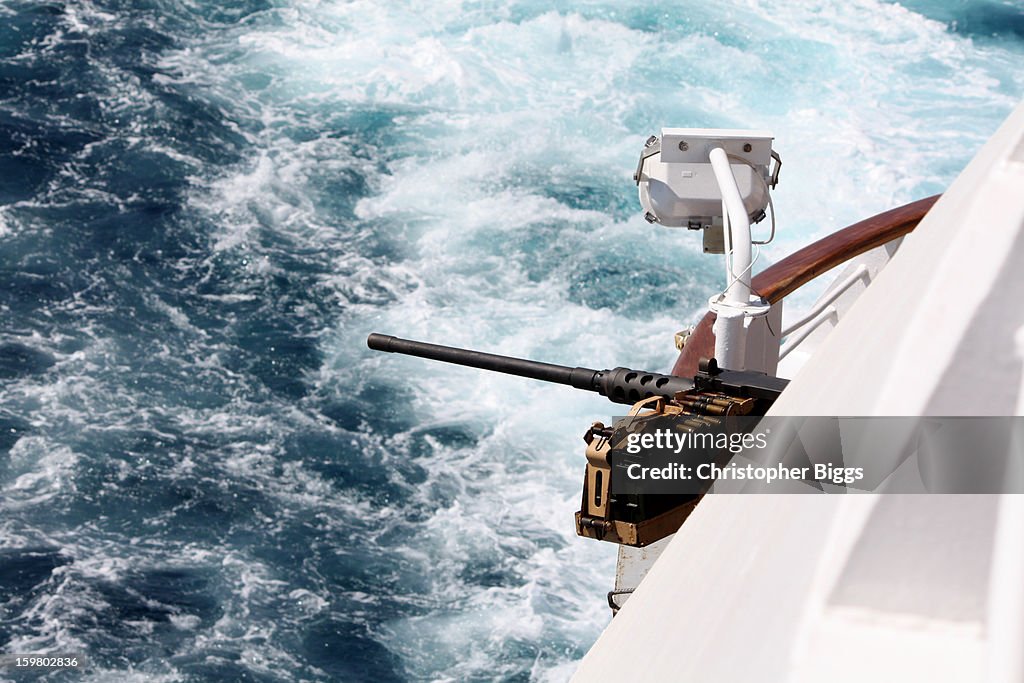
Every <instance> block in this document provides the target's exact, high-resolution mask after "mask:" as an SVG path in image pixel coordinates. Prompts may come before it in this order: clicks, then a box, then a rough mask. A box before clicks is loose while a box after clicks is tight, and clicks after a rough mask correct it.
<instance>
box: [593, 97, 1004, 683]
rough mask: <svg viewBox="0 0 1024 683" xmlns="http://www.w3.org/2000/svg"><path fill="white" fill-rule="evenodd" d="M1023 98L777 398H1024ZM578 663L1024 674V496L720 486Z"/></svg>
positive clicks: (671, 677) (659, 674)
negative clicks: (724, 490) (725, 490)
mask: <svg viewBox="0 0 1024 683" xmlns="http://www.w3.org/2000/svg"><path fill="white" fill-rule="evenodd" d="M1022 366H1024V104H1022V105H1021V106H1019V107H1018V108H1017V109H1016V111H1015V112H1014V113H1013V114H1012V115H1011V116H1010V118H1009V119H1008V120H1007V121H1006V123H1005V124H1004V125H1003V126H1002V127H1001V128H1000V129H999V131H998V132H997V133H996V134H995V135H994V136H993V137H992V139H991V140H990V141H989V142H988V143H987V144H986V145H985V147H984V148H983V149H982V151H981V152H980V153H979V154H978V155H977V157H976V158H975V159H974V160H973V161H972V162H971V163H970V165H969V166H968V167H967V168H966V169H965V170H964V172H963V173H962V174H961V175H960V177H959V178H957V180H956V181H955V182H954V183H953V185H952V186H951V187H950V188H949V190H948V191H947V192H946V194H945V195H944V196H943V197H942V199H941V200H940V201H939V202H938V204H936V206H935V207H934V209H933V210H932V211H931V212H930V213H929V214H928V216H926V217H925V219H924V220H923V221H922V222H921V224H920V225H919V226H918V228H917V229H916V230H915V231H914V232H913V233H912V234H910V235H909V236H907V237H906V238H905V242H904V244H903V245H902V247H901V249H900V250H899V251H898V252H897V254H896V255H895V257H894V258H893V259H892V261H891V262H890V263H889V265H888V266H887V267H886V268H885V269H884V270H883V271H882V272H880V273H879V274H878V276H877V279H875V280H874V281H873V283H872V284H871V286H870V287H868V288H867V289H866V291H864V293H863V294H862V295H861V296H860V297H859V298H858V300H857V301H856V303H855V304H854V305H853V306H852V307H850V309H849V310H848V311H846V312H845V314H844V315H843V316H842V318H841V320H840V322H839V324H838V325H837V327H836V329H835V330H834V331H833V332H831V334H829V335H827V338H825V339H823V340H822V341H821V343H820V345H819V346H818V348H817V349H816V350H815V352H814V354H813V355H812V356H811V357H810V358H807V359H806V362H805V363H804V365H803V367H802V368H801V369H800V370H799V372H798V373H797V374H796V376H795V377H794V379H793V381H792V383H791V384H790V386H789V388H788V389H787V390H786V391H785V392H784V393H783V395H782V397H781V398H780V400H779V401H778V402H776V404H775V406H774V407H773V409H772V411H771V414H776V415H841V416H843V415H846V416H860V415H863V416H869V415H1013V414H1016V415H1021V414H1024V390H1022V384H1024V372H1022ZM574 680H575V681H587V682H589V681H615V682H616V683H626V682H628V681H695V682H696V681H700V682H701V683H707V682H717V681H728V682H730V683H731V682H733V681H794V682H795V681H800V682H803V681H867V680H871V681H900V682H901V683H903V682H906V681H930V682H939V681H972V682H973V681H978V682H981V681H989V682H1000V683H1002V682H1004V681H1005V682H1011V681H1014V682H1020V681H1024V496H1021V495H1004V496H963V495H961V496H945V495H918V496H911V495H887V496H877V495H851V496H839V495H835V496H811V495H805V496H800V495H791V496H778V495H710V496H707V497H706V498H705V499H704V500H703V501H702V502H701V504H700V505H699V506H698V507H697V509H696V511H695V512H694V513H693V515H692V516H691V517H690V518H689V519H688V520H687V522H686V523H685V524H684V525H683V527H682V529H681V530H680V531H679V533H677V534H676V536H675V537H674V538H673V539H672V541H671V542H670V543H668V545H667V547H666V548H665V549H664V551H663V553H662V555H661V557H660V559H659V560H658V561H657V562H656V563H655V565H654V567H653V568H652V569H651V571H650V573H649V574H648V575H647V577H646V578H645V579H644V580H643V582H642V583H641V584H640V586H639V588H638V589H637V590H636V592H635V593H633V595H632V596H631V597H630V598H629V600H628V601H627V603H626V605H625V606H624V607H623V609H622V610H621V611H620V612H619V614H618V616H616V617H615V618H614V619H613V620H612V622H611V623H610V625H609V626H608V628H607V629H606V630H605V632H604V633H603V634H602V635H601V637H600V639H599V640H598V641H597V643H596V644H595V645H594V647H593V648H592V649H591V651H590V652H589V653H588V654H587V656H586V657H585V658H584V660H583V662H582V663H581V665H580V668H579V670H578V672H577V674H576V676H575V677H574Z"/></svg>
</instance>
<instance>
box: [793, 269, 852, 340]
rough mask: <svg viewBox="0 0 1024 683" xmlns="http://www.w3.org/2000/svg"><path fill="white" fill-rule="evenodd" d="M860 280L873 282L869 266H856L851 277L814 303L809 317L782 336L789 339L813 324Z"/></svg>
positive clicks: (801, 320)
mask: <svg viewBox="0 0 1024 683" xmlns="http://www.w3.org/2000/svg"><path fill="white" fill-rule="evenodd" d="M859 280H864V282H865V284H867V283H870V282H871V274H870V271H869V270H868V267H867V265H866V264H864V263H858V264H857V265H856V266H854V269H853V272H852V273H850V275H849V277H847V278H845V279H843V280H842V281H840V282H839V284H837V285H836V286H834V287H830V288H829V291H828V292H826V293H825V295H824V296H822V297H821V298H820V299H818V300H817V301H816V302H815V303H814V306H813V307H812V308H811V310H810V312H808V313H807V315H805V316H804V317H802V318H800V319H799V320H797V321H796V322H795V323H792V324H791V325H790V326H789V327H787V328H786V329H784V330H783V331H782V336H783V337H788V336H789V335H791V334H793V333H794V332H796V331H797V330H799V329H800V328H801V327H803V326H804V325H806V324H807V323H809V322H811V320H813V319H814V318H816V317H817V315H818V314H819V313H821V312H822V311H824V310H825V308H826V307H828V306H831V305H832V304H833V303H834V302H835V300H836V299H838V298H839V297H840V296H841V295H843V294H845V293H846V290H848V289H850V287H852V286H853V285H854V284H855V283H856V282H857V281H859Z"/></svg>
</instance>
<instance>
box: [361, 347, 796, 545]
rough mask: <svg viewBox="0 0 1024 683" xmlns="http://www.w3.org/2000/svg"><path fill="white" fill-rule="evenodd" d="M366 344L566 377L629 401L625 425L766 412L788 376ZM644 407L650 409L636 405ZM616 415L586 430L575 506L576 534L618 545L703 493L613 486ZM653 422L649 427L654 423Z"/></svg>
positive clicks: (640, 540) (667, 523)
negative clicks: (580, 363) (689, 372)
mask: <svg viewBox="0 0 1024 683" xmlns="http://www.w3.org/2000/svg"><path fill="white" fill-rule="evenodd" d="M366 345H367V346H368V347H370V348H371V349H373V350H375V351H385V352H389V353H401V354H405V355H408V356H417V357H419V358H427V359H430V360H437V361H442V362H445V363H454V364H455V365H465V366H468V367H472V368H479V369H481V370H490V371H493V372H502V373H505V374H509V375H516V376H518V377H528V378H530V379H536V380H541V381H543V382H552V383H554V384H564V385H566V386H571V387H573V388H575V389H582V390H584V391H592V392H595V393H598V394H601V395H602V396H606V397H607V398H608V399H609V400H610V401H612V402H613V403H621V404H625V405H630V406H632V408H631V409H630V410H629V417H628V418H627V419H628V420H629V422H630V423H631V424H632V425H633V426H632V427H631V429H630V431H632V432H635V431H637V430H638V429H640V430H642V429H645V428H647V427H646V426H645V425H654V424H656V423H658V424H663V423H664V421H665V420H668V421H670V422H672V424H673V426H674V429H676V430H679V431H701V430H712V429H721V428H722V427H723V425H724V424H725V423H726V422H727V421H728V420H729V419H730V418H732V417H737V416H742V415H753V416H758V415H764V414H765V412H766V411H767V410H768V408H769V407H770V406H771V404H772V403H773V402H774V401H775V399H776V398H777V397H778V395H779V394H780V393H781V392H782V390H783V389H784V388H785V387H786V384H787V380H784V379H779V378H777V377H770V376H768V375H766V374H764V373H760V372H751V371H736V370H723V369H720V368H719V367H718V364H717V363H716V362H715V360H714V359H713V358H712V359H709V360H704V361H702V362H701V364H700V369H699V371H698V373H697V374H696V375H695V376H694V377H692V378H688V377H677V376H675V375H662V374H660V373H656V372H645V371H642V370H630V369H629V368H622V367H618V368H613V369H611V370H593V369H591V368H581V367H569V366H567V365H554V364H551V363H542V362H539V361H532V360H525V359H522V358H513V357H510V356H500V355H497V354H493V353H484V352H482V351H471V350H468V349H459V348H455V347H452V346H442V345H440V344H428V343H426V342H418V341H412V340H409V339H399V338H398V337H392V336H389V335H384V334H376V333H375V334H371V335H370V336H369V337H368V338H367V339H366ZM641 411H647V412H641ZM617 427H618V423H616V425H615V426H613V427H605V426H604V424H602V423H600V422H595V423H594V424H593V425H591V427H590V429H589V430H587V433H586V434H585V435H584V437H583V438H584V441H585V442H586V444H587V451H586V455H587V469H586V473H585V476H584V481H583V501H582V505H581V508H580V511H579V512H577V513H576V532H577V533H578V534H579V535H580V536H586V537H588V538H595V539H598V540H604V541H612V542H614V543H620V544H623V545H631V546H645V545H649V544H651V543H653V542H655V541H657V540H659V539H662V538H664V537H665V536H668V535H670V534H673V533H675V532H676V530H677V529H679V526H680V525H681V524H682V523H683V521H684V520H685V519H686V517H687V516H688V515H689V514H690V512H691V511H692V510H693V508H694V506H696V504H697V503H698V502H699V500H700V498H701V495H699V494H698V495H668V494H646V495H645V494H637V493H626V492H619V491H614V490H612V484H611V482H612V476H611V469H612V467H613V466H614V462H615V457H616V456H615V449H616V448H617V446H618V444H617V443H614V442H616V441H617V439H616V438H615V434H616V428H617ZM652 428H653V427H652Z"/></svg>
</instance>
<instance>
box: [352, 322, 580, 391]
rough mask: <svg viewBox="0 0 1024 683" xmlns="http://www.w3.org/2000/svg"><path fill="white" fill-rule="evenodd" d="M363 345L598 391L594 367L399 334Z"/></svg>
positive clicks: (374, 337)
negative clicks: (517, 355) (425, 340)
mask: <svg viewBox="0 0 1024 683" xmlns="http://www.w3.org/2000/svg"><path fill="white" fill-rule="evenodd" d="M366 345H367V346H369V347H370V348H371V349H373V350H374V351H387V352H389V353H401V354H405V355H407V356H417V357H419V358H428V359H430V360H439V361H443V362H445V363H454V364H455V365H467V366H469V367H471V368H480V369H481V370H491V371H492V372H504V373H505V374H507V375H516V376H518V377H529V378H530V379H539V380H541V381H542V382H553V383H555V384H567V385H569V386H571V387H576V388H577V389H586V390H589V391H597V389H596V388H595V386H594V379H595V377H596V376H597V375H598V374H599V373H598V371H597V370H591V369H590V368H570V367H569V366H567V365H554V364H552V363H541V362H539V361H535V360H525V359H523V358H513V357H511V356H499V355H498V354H495V353H484V352H483V351H471V350H469V349H457V348H455V347H454V346H442V345H441V344H428V343H426V342H418V341H412V340H411V339H399V338H398V337H392V336H390V335H386V334H376V333H374V334H371V335H370V336H369V337H367V338H366Z"/></svg>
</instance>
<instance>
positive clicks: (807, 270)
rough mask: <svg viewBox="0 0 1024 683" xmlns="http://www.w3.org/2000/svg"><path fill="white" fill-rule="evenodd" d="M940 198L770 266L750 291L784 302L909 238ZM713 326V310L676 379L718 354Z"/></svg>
mask: <svg viewBox="0 0 1024 683" xmlns="http://www.w3.org/2000/svg"><path fill="white" fill-rule="evenodd" d="M940 196H941V195H934V196H932V197H926V198H925V199H918V200H917V201H916V202H911V203H909V204H905V205H903V206H900V207H897V208H895V209H889V210H888V211H883V212H882V213H880V214H878V215H876V216H872V217H871V218H867V219H865V220H862V221H860V222H859V223H854V224H853V225H851V226H849V227H846V228H843V229H842V230H839V231H837V232H834V233H832V234H831V235H829V236H828V237H824V238H822V239H820V240H818V241H817V242H815V243H814V244H810V245H808V246H806V247H804V248H803V249H800V250H799V251H795V252H793V253H792V254H790V255H789V256H787V257H786V258H784V259H782V260H781V261H779V262H778V263H776V264H775V265H773V266H770V267H768V268H766V269H765V270H764V271H763V272H761V273H759V274H758V275H756V276H755V277H754V279H753V282H752V283H751V287H752V289H753V290H754V291H755V292H757V293H758V294H759V295H760V296H762V297H764V298H765V299H767V300H768V302H769V303H773V304H774V303H776V302H778V301H781V300H782V299H783V298H784V297H786V296H788V295H790V294H792V293H793V292H795V291H796V290H797V289H799V288H800V287H802V286H804V285H805V284H807V283H808V282H810V281H811V280H813V279H814V278H816V277H818V276H819V275H821V274H822V273H824V272H826V271H829V270H831V269H833V268H835V267H836V266H838V265H841V264H843V263H845V262H846V261H849V260H850V259H852V258H853V257H854V256H859V255H860V254H863V253H864V252H866V251H870V250H872V249H874V248H875V247H878V246H881V245H883V244H886V243H887V242H891V241H892V240H894V239H896V238H897V237H902V236H903V235H906V234H907V233H908V232H910V231H912V230H913V229H914V228H916V227H917V224H918V223H920V222H921V219H922V218H924V215H925V214H926V213H928V210H929V209H931V208H932V205H934V204H935V202H936V201H938V199H939V197H940ZM714 323H715V314H714V313H710V312H709V313H706V314H705V315H704V317H703V318H701V321H700V322H699V323H697V326H696V327H695V328H694V330H693V333H692V334H691V335H690V337H689V339H687V340H686V346H684V347H683V350H682V352H681V353H680V354H679V358H677V359H676V364H675V366H674V367H673V368H672V374H673V375H679V376H681V377H689V376H692V375H694V374H696V372H697V364H698V363H699V362H700V359H701V358H710V357H711V356H713V355H714V353H715V333H714V332H713V331H712V326H713V325H714Z"/></svg>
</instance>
